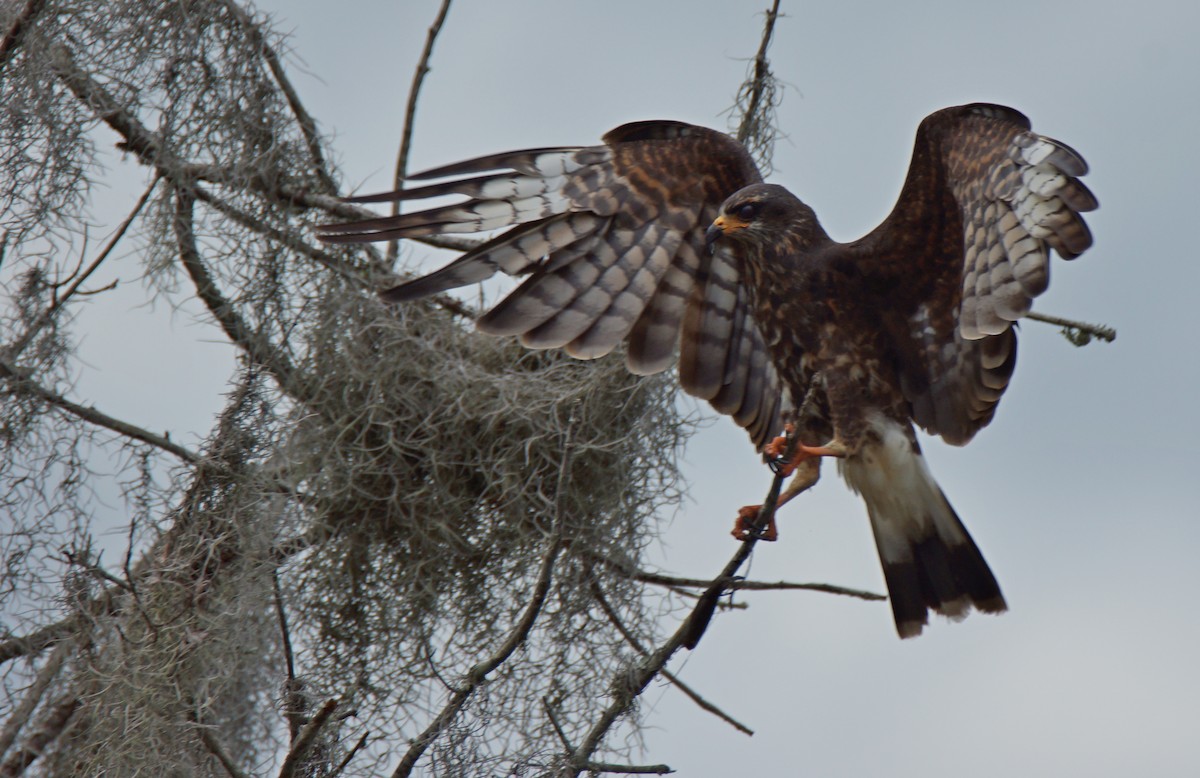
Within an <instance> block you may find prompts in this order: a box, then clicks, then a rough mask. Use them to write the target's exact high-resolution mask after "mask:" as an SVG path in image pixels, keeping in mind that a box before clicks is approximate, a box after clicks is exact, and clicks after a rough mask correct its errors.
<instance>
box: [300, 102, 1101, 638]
mask: <svg viewBox="0 0 1200 778" xmlns="http://www.w3.org/2000/svg"><path fill="white" fill-rule="evenodd" d="M1086 172H1087V166H1086V164H1085V163H1084V161H1083V159H1082V158H1081V157H1080V156H1079V154H1077V153H1076V152H1075V151H1074V150H1072V149H1071V148H1070V147H1068V146H1066V145H1065V144H1063V143H1060V142H1058V141H1055V140H1052V139H1050V138H1047V137H1044V136H1042V135H1038V134H1036V133H1034V132H1032V131H1031V129H1030V123H1029V120H1028V119H1027V118H1026V117H1025V116H1024V115H1022V114H1021V113H1019V112H1018V111H1015V110H1013V109H1011V108H1006V107H1003V106H998V105H987V104H973V105H965V106H958V107H953V108H946V109H944V110H940V111H937V112H936V113H933V114H931V115H930V116H928V117H926V118H925V119H924V120H923V121H922V122H921V125H920V127H919V128H918V129H917V136H916V144H915V148H914V149H913V156H912V162H911V164H910V167H909V171H908V176H907V179H906V181H905V183H904V186H903V189H902V190H901V192H900V197H899V200H898V202H897V203H896V205H895V207H894V209H893V210H892V212H891V214H890V215H889V216H888V217H887V219H885V220H884V222H883V223H882V224H880V225H879V226H878V227H877V228H876V229H874V230H872V231H871V232H870V233H869V234H867V235H866V236H864V237H862V238H860V239H858V240H855V241H852V242H850V243H839V242H836V241H834V240H832V239H831V238H830V237H829V236H828V235H827V234H826V233H825V231H824V230H823V229H822V228H821V225H820V223H819V222H818V221H817V217H816V214H814V213H813V211H812V209H811V208H809V207H808V206H807V205H805V204H804V203H803V202H801V201H800V200H799V199H797V198H796V197H795V196H794V195H792V194H791V193H790V192H789V191H788V190H786V189H784V188H783V187H781V186H777V185H774V184H765V183H762V179H761V176H760V174H759V172H758V170H757V168H756V167H755V165H754V163H753V161H752V159H751V157H750V155H749V154H748V153H747V151H746V150H745V149H744V148H743V147H742V145H741V144H739V143H738V142H737V141H735V140H734V139H732V138H730V137H729V136H727V135H725V134H724V133H721V132H717V131H714V130H710V129H705V128H703V127H697V126H693V125H689V124H684V123H680V122H674V121H644V122H635V123H632V124H626V125H624V126H621V127H618V128H617V129H615V130H612V131H611V132H609V133H608V134H606V135H605V136H604V137H603V142H602V143H601V144H600V145H595V146H583V147H569V148H568V147H564V148H536V149H528V150H523V151H514V152H509V153H504V154H496V155H491V156H486V157H480V158H478V159H472V160H469V161H466V162H460V163H457V164H452V165H447V166H445V167H440V168H437V169H434V170H428V171H425V172H424V173H421V174H419V175H415V176H412V179H414V180H418V181H436V182H435V183H429V184H425V185H420V186H418V187H417V188H412V189H406V190H401V191H396V192H390V193H386V194H381V195H372V196H367V197H359V198H354V199H355V201H357V202H383V201H389V200H419V199H424V198H430V197H436V196H441V195H449V194H455V195H461V196H465V197H466V198H467V199H466V201H465V202H461V203H459V204H455V205H448V206H442V207H432V208H428V209H426V210H423V211H420V212H416V213H410V214H405V215H400V216H392V217H384V218H379V219H371V220H367V221H360V222H355V223H349V224H335V225H328V226H325V227H323V228H322V229H321V231H320V236H321V238H322V239H323V240H325V241H329V242H335V243H345V242H364V241H377V240H392V239H396V238H408V237H417V236H430V235H441V234H445V233H462V232H467V233H471V232H480V231H491V230H496V229H498V228H503V227H511V229H508V230H506V231H504V232H502V233H500V234H499V235H497V236H496V237H493V238H491V239H490V240H488V241H486V242H485V243H482V244H481V245H479V246H477V247H476V248H473V249H472V250H470V251H468V252H467V253H465V254H464V255H462V256H461V257H459V258H458V259H456V260H455V261H453V262H452V263H450V264H449V265H447V266H446V267H443V268H442V269H440V270H438V271H436V272H433V273H430V274H429V275H426V276H423V277H420V278H416V279H414V280H411V281H409V282H407V283H404V284H401V285H399V286H397V287H395V288H393V289H389V290H387V291H385V292H383V293H382V296H383V298H384V299H385V300H390V301H396V302H400V301H406V300H413V299H416V298H419V297H423V296H426V295H430V294H434V293H438V292H442V291H444V290H447V289H451V288H454V287H459V286H463V285H465V284H471V283H474V282H477V281H481V280H483V279H485V278H488V277H489V276H491V275H493V274H494V273H495V272H496V271H497V270H501V271H503V272H505V273H507V274H509V275H514V276H522V277H524V281H523V283H521V284H520V285H519V286H518V287H517V288H516V289H515V290H514V291H512V292H511V293H510V294H509V295H508V296H507V297H505V298H504V299H503V300H502V301H501V302H500V303H498V304H497V305H496V306H495V307H493V308H492V309H491V310H489V311H488V312H487V313H485V314H483V315H482V316H481V317H480V318H479V319H478V321H477V322H476V324H477V327H478V329H480V330H481V331H483V332H486V333H490V334H493V335H515V336H518V337H519V338H520V340H521V342H522V343H523V344H525V345H526V346H528V347H530V348H563V349H565V350H566V351H567V353H569V354H571V355H573V356H575V357H579V358H581V359H592V358H596V357H600V356H603V355H605V354H607V353H609V352H610V351H612V350H613V349H614V348H615V347H616V346H618V345H619V344H620V343H622V342H625V343H626V345H627V348H626V353H625V360H626V364H627V365H628V368H629V369H630V370H631V371H633V372H634V373H638V374H651V373H657V372H659V371H662V370H665V369H667V368H668V367H670V366H671V365H672V364H674V362H675V359H676V354H677V355H678V365H679V381H680V383H681V385H682V387H683V389H684V390H685V391H687V392H689V393H690V394H692V395H695V396H696V397H699V398H702V399H704V400H706V401H708V402H709V403H711V404H712V406H713V408H715V409H716V410H717V411H719V412H720V413H723V414H728V415H729V416H731V417H732V418H733V420H734V421H735V422H737V424H739V425H740V426H742V427H743V428H744V429H745V430H746V431H747V432H748V433H749V435H750V438H751V440H752V441H753V442H754V444H755V446H756V447H757V448H758V449H759V450H765V452H766V453H767V454H768V455H771V456H777V455H778V454H780V453H781V452H782V451H783V450H784V448H785V446H784V445H783V443H782V440H783V439H782V438H776V436H777V435H779V434H780V433H781V432H782V431H783V429H784V427H785V424H791V425H793V426H792V429H794V430H795V435H796V436H797V437H798V443H799V445H796V446H793V447H792V450H793V451H794V454H793V456H791V457H790V459H789V461H787V462H785V463H783V466H784V467H785V468H787V469H792V468H795V469H797V475H796V482H798V485H797V483H795V482H794V483H793V485H792V487H790V488H789V491H788V493H789V494H794V493H796V492H798V491H799V490H800V489H802V488H805V487H806V486H808V485H811V484H812V483H813V482H815V480H816V475H817V466H818V465H819V462H820V459H819V457H822V456H834V457H838V458H839V470H840V472H841V474H842V476H843V478H844V479H845V480H846V482H847V483H848V484H849V485H850V487H851V488H852V489H854V490H855V491H857V492H858V493H860V494H861V495H862V497H863V499H864V501H865V502H866V506H867V513H868V515H869V517H870V522H871V528H872V530H873V532H874V536H875V542H876V547H877V550H878V553H879V558H880V561H881V563H882V566H883V574H884V578H885V580H886V583H887V587H888V591H889V594H890V599H891V604H892V609H893V614H894V616H895V622H896V629H897V631H898V632H899V634H900V636H901V637H911V636H914V635H917V634H920V632H921V630H922V628H923V627H924V626H925V625H926V624H928V612H929V610H933V611H935V612H937V613H940V614H943V615H945V616H949V617H951V618H953V619H959V618H962V617H963V616H965V615H966V614H967V612H968V611H969V610H971V609H972V608H975V609H977V610H979V611H982V612H986V613H999V612H1001V611H1004V610H1005V609H1006V605H1005V602H1004V597H1003V595H1002V594H1001V592H1000V587H999V586H998V585H997V583H996V579H995V577H994V576H993V575H992V572H991V570H990V569H989V568H988V565H987V563H986V562H985V561H984V559H983V556H982V554H981V553H980V551H979V549H978V547H977V546H976V545H975V543H974V541H973V540H972V539H971V536H970V535H969V534H968V533H967V530H966V528H965V527H964V526H963V524H962V522H961V521H960V520H959V518H958V516H957V515H956V514H955V512H954V510H953V508H951V507H950V503H949V502H948V501H947V499H946V497H945V496H944V495H943V493H942V490H941V489H940V488H939V487H938V485H937V483H936V482H935V481H934V479H933V476H932V475H931V473H930V471H929V469H928V467H927V466H926V464H925V460H924V459H923V457H922V455H921V450H920V447H919V446H918V443H917V438H916V436H915V433H914V424H915V425H917V426H919V427H922V428H924V429H925V430H926V431H927V432H929V433H931V434H934V435H938V436H940V437H942V438H943V439H944V440H945V441H947V442H948V443H952V444H956V445H961V444H964V443H966V442H967V441H969V440H970V439H971V438H972V436H973V435H974V434H975V433H976V432H977V431H978V430H979V429H980V428H981V427H983V426H984V425H986V424H987V423H988V422H989V421H991V419H992V416H993V414H994V413H995V409H996V404H997V403H998V402H999V400H1000V396H1001V395H1002V394H1003V393H1004V390H1005V388H1006V387H1007V386H1008V383H1009V378H1010V377H1011V375H1012V372H1013V366H1014V364H1015V360H1016V354H1017V335H1016V330H1015V329H1014V327H1013V324H1014V322H1016V321H1017V320H1018V319H1020V318H1021V317H1022V315H1024V314H1025V313H1026V312H1027V311H1029V309H1030V306H1031V303H1032V301H1033V298H1035V297H1036V296H1037V295H1039V294H1041V293H1042V292H1043V291H1045V289H1046V287H1047V284H1048V283H1049V252H1050V250H1051V249H1053V250H1054V251H1055V252H1056V253H1057V254H1058V255H1059V256H1060V257H1062V258H1064V259H1072V258H1074V257H1076V256H1078V255H1079V254H1080V253H1082V252H1083V251H1084V250H1086V249H1087V248H1088V247H1089V246H1090V245H1091V243H1092V238H1091V234H1090V233H1089V231H1088V228H1087V225H1086V224H1085V223H1084V221H1083V219H1082V218H1081V216H1080V214H1081V213H1084V212H1087V211H1090V210H1092V209H1094V208H1096V207H1097V202H1096V199H1095V197H1094V196H1093V195H1092V193H1091V192H1090V191H1088V189H1087V187H1086V186H1084V185H1083V184H1082V183H1081V182H1080V181H1079V180H1078V179H1079V177H1080V176H1082V175H1083V174H1084V173H1086ZM754 511H755V506H750V507H748V508H746V509H743V516H742V519H741V520H740V522H739V525H738V527H737V528H736V529H735V534H737V535H739V536H742V537H745V536H747V535H748V534H749V532H750V530H749V529H748V528H747V526H746V522H745V520H744V519H745V517H746V516H748V515H751V514H752V513H754ZM767 533H768V535H769V536H770V535H773V533H774V528H773V527H768V528H767Z"/></svg>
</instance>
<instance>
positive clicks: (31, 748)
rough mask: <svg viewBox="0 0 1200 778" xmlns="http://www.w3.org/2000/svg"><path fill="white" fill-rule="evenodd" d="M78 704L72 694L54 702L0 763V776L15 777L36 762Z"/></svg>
mask: <svg viewBox="0 0 1200 778" xmlns="http://www.w3.org/2000/svg"><path fill="white" fill-rule="evenodd" d="M79 706H80V701H79V698H78V697H75V696H74V695H67V696H66V697H63V698H61V699H60V700H59V701H58V702H57V703H55V705H54V707H53V708H51V709H50V711H49V712H48V713H47V715H46V717H45V718H44V719H43V720H42V724H41V726H40V727H39V728H38V730H37V732H34V733H33V734H32V735H30V736H29V738H28V739H27V740H26V741H25V745H24V746H23V747H22V748H19V749H17V750H16V751H14V752H13V753H12V754H11V755H10V756H9V758H8V759H6V760H5V761H4V763H3V764H0V778H15V776H18V775H20V774H21V773H23V772H25V770H26V768H28V767H29V766H30V765H31V764H33V763H34V762H36V761H37V759H38V757H39V756H41V755H42V754H43V753H44V752H45V750H46V748H47V747H49V746H50V744H52V743H53V742H54V741H55V740H57V739H58V737H59V736H60V735H62V733H63V731H64V730H66V729H67V727H68V726H69V724H70V722H71V719H72V717H73V716H74V715H75V712H76V711H77V710H79Z"/></svg>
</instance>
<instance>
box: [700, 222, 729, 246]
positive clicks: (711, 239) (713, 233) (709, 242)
mask: <svg viewBox="0 0 1200 778" xmlns="http://www.w3.org/2000/svg"><path fill="white" fill-rule="evenodd" d="M724 234H725V223H724V221H723V220H722V217H720V216H718V217H717V220H716V221H715V222H713V223H712V224H710V225H708V229H707V230H705V231H704V245H705V247H707V248H708V250H709V251H710V252H711V251H712V250H713V244H714V243H716V242H717V238H719V237H721V236H722V235H724Z"/></svg>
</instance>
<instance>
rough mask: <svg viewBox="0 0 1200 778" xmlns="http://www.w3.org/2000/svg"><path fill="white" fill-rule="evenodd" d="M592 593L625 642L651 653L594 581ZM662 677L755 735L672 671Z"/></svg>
mask: <svg viewBox="0 0 1200 778" xmlns="http://www.w3.org/2000/svg"><path fill="white" fill-rule="evenodd" d="M592 591H593V593H594V594H595V596H596V601H597V602H598V603H599V604H600V609H601V610H602V611H604V615H605V616H607V617H608V620H609V622H610V623H611V624H612V625H613V626H614V627H616V628H617V631H618V632H620V633H621V636H622V637H624V638H625V642H627V643H628V644H629V645H631V646H633V647H634V648H635V649H637V651H638V653H640V654H643V655H645V654H649V653H650V651H649V650H648V649H647V648H646V647H645V646H643V645H642V643H641V641H640V640H638V639H637V637H636V636H635V635H634V634H633V633H632V632H630V631H629V628H628V627H626V626H625V624H624V622H622V621H621V617H620V616H619V615H617V611H616V609H615V608H613V607H612V605H611V604H610V603H609V602H608V598H606V597H605V596H604V592H603V591H602V590H601V589H600V584H599V583H597V582H596V581H592ZM662 676H663V678H666V679H667V680H668V681H669V682H670V683H671V685H673V686H675V687H676V688H677V689H679V691H681V692H683V693H684V694H685V695H687V696H688V698H689V699H691V701H692V702H694V703H696V704H697V705H698V706H700V708H701V709H702V710H705V711H708V712H709V713H711V714H713V715H714V716H716V717H717V718H719V719H721V720H722V721H724V722H726V723H727V724H729V725H730V726H732V727H733V728H734V729H736V730H738V731H739V732H744V733H745V734H747V735H754V730H752V729H750V728H749V727H747V726H746V725H745V724H743V723H741V722H740V721H738V720H737V719H735V718H733V717H732V716H730V715H729V714H728V713H726V712H725V711H723V710H721V709H720V708H718V707H717V706H716V705H714V704H713V703H711V702H709V701H708V700H706V699H704V698H703V697H701V696H700V694H699V693H698V692H696V691H695V690H694V689H692V687H691V686H689V685H688V684H686V683H684V682H683V681H682V680H680V678H679V677H678V676H676V675H675V674H674V673H672V672H671V671H670V670H667V669H666V668H665V667H664V668H663V669H662Z"/></svg>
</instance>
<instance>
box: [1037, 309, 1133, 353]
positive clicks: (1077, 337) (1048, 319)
mask: <svg viewBox="0 0 1200 778" xmlns="http://www.w3.org/2000/svg"><path fill="white" fill-rule="evenodd" d="M1025 318H1026V319H1032V320H1033V321H1040V322H1043V323H1045V324H1053V325H1055V326H1058V327H1062V335H1063V337H1064V338H1066V339H1067V340H1069V341H1071V343H1073V344H1074V345H1076V346H1086V345H1087V344H1089V343H1091V342H1092V338H1099V339H1100V340H1103V341H1104V342H1105V343H1112V342H1113V341H1114V340H1116V339H1117V331H1116V330H1115V329H1113V328H1112V327H1106V326H1104V325H1102V324H1088V323H1086V322H1082V321H1075V320H1074V319H1064V318H1062V317H1059V316H1050V315H1049V314H1045V313H1037V312H1036V311H1030V312H1029V313H1027V314H1025Z"/></svg>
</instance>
